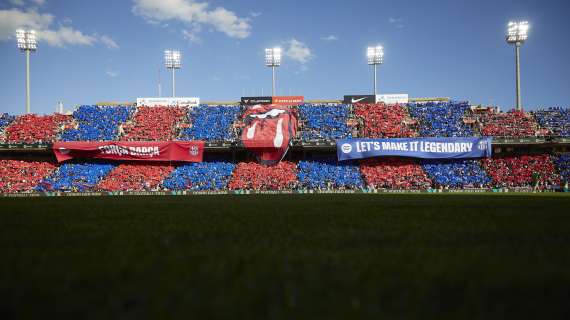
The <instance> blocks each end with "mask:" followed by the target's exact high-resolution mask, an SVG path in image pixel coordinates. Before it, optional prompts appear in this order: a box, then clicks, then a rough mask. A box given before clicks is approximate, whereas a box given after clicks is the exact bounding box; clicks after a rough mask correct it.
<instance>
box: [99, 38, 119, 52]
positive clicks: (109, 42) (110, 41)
mask: <svg viewBox="0 0 570 320" xmlns="http://www.w3.org/2000/svg"><path fill="white" fill-rule="evenodd" d="M99 41H101V43H102V44H104V45H105V46H106V47H107V48H108V49H119V45H118V44H117V42H115V40H113V39H111V37H109V36H105V35H103V36H101V37H100V38H99Z"/></svg>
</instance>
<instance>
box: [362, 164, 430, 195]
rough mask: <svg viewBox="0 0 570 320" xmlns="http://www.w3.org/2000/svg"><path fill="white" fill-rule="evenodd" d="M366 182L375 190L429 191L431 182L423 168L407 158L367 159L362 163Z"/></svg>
mask: <svg viewBox="0 0 570 320" xmlns="http://www.w3.org/2000/svg"><path fill="white" fill-rule="evenodd" d="M360 171H361V172H362V176H363V177H364V181H366V184H367V185H368V186H369V187H372V188H374V189H397V190H412V189H423V190H425V189H429V188H431V185H432V184H431V181H430V179H429V178H428V177H427V175H426V173H425V172H424V170H423V169H422V166H421V165H420V164H419V163H418V162H416V161H414V160H411V159H407V158H381V159H367V160H364V161H362V162H361V165H360Z"/></svg>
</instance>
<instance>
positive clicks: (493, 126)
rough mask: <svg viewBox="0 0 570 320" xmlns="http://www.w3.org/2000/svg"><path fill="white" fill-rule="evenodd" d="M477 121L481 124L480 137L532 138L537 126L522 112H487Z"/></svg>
mask: <svg viewBox="0 0 570 320" xmlns="http://www.w3.org/2000/svg"><path fill="white" fill-rule="evenodd" d="M479 121H480V122H481V124H482V126H483V127H482V129H481V135H483V136H494V137H534V136H535V135H536V134H537V130H538V124H537V123H536V122H535V121H534V119H533V118H532V117H531V116H530V115H529V114H528V113H525V112H523V111H516V110H511V111H509V112H504V113H503V112H494V111H492V110H491V111H489V112H486V113H484V114H483V115H482V116H481V117H480V118H479Z"/></svg>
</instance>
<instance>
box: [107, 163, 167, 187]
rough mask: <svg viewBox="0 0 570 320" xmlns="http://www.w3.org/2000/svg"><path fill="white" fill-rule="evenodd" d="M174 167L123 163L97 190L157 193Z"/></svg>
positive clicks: (157, 164)
mask: <svg viewBox="0 0 570 320" xmlns="http://www.w3.org/2000/svg"><path fill="white" fill-rule="evenodd" d="M172 170H174V167H172V166H170V165H165V164H162V163H151V164H149V163H144V164H141V163H124V164H120V165H119V166H117V167H116V168H115V169H114V170H113V171H111V173H109V174H108V175H106V176H105V178H103V180H102V181H101V182H99V184H98V185H97V188H98V189H100V190H105V191H157V190H158V189H159V186H160V185H161V183H162V181H163V180H164V179H165V178H166V177H167V176H168V175H169V174H170V173H171V172H172Z"/></svg>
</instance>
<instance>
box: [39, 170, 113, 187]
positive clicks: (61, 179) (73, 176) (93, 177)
mask: <svg viewBox="0 0 570 320" xmlns="http://www.w3.org/2000/svg"><path fill="white" fill-rule="evenodd" d="M115 167H116V165H114V164H108V163H64V164H63V165H61V166H60V167H59V168H58V169H57V170H55V171H54V172H53V173H52V174H51V175H50V176H49V177H47V178H45V179H43V180H42V181H41V182H40V183H39V184H38V186H37V187H36V190H37V191H73V192H85V191H92V190H94V189H95V187H96V186H97V184H98V183H99V181H101V179H103V178H104V177H105V176H106V175H108V174H109V173H110V172H111V170H113V169H114V168H115Z"/></svg>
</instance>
